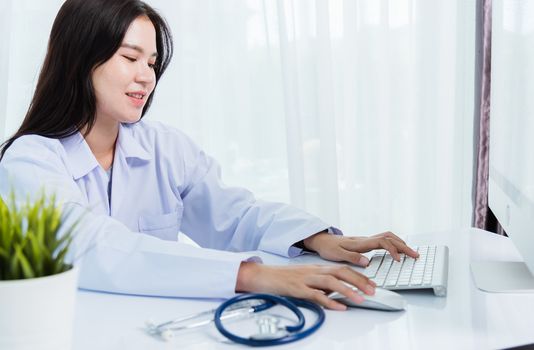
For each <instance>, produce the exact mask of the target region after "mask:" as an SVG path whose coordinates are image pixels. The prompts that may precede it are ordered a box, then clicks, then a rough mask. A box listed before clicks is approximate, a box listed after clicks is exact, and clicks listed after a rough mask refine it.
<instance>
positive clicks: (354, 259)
mask: <svg viewBox="0 0 534 350" xmlns="http://www.w3.org/2000/svg"><path fill="white" fill-rule="evenodd" d="M339 255H340V257H341V259H342V260H343V261H347V262H350V263H352V264H354V265H358V266H363V267H366V266H367V265H369V259H368V258H367V257H366V256H365V255H362V254H360V253H357V252H354V251H350V250H347V249H344V248H341V249H340V250H339Z"/></svg>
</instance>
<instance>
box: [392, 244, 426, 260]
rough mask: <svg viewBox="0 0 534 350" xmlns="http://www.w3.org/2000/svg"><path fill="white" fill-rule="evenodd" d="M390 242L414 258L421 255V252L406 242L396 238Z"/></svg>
mask: <svg viewBox="0 0 534 350" xmlns="http://www.w3.org/2000/svg"><path fill="white" fill-rule="evenodd" d="M390 242H391V243H392V244H393V245H395V246H396V247H397V250H398V251H399V252H401V253H404V254H406V255H408V256H410V257H412V258H414V259H415V258H418V257H419V253H418V252H416V251H415V250H413V249H412V248H410V247H408V246H407V245H406V244H403V243H400V242H398V241H395V240H391V241H390Z"/></svg>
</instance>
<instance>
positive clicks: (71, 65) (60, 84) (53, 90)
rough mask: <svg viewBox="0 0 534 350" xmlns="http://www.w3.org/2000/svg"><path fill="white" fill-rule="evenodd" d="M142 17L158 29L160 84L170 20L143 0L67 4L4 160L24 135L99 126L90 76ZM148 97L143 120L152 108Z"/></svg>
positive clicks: (72, 131) (169, 39)
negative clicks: (24, 113) (167, 20)
mask: <svg viewBox="0 0 534 350" xmlns="http://www.w3.org/2000/svg"><path fill="white" fill-rule="evenodd" d="M139 16H146V17H148V18H149V19H150V21H151V22H152V24H153V25H154V27H155V29H156V47H157V51H158V56H157V59H156V64H155V73H156V84H157V81H158V80H159V78H160V77H161V75H162V74H163V72H164V71H165V69H166V68H167V66H168V64H169V62H170V60H171V57H172V50H173V45H172V36H171V32H170V30H169V27H168V25H167V23H166V22H165V20H164V19H163V18H162V17H161V16H160V15H159V14H158V13H157V12H156V11H155V10H154V9H153V8H152V7H150V6H149V5H147V4H145V3H144V2H142V1H139V0H67V1H65V3H64V4H63V6H61V9H60V10H59V12H58V14H57V16H56V19H55V21H54V24H53V26H52V31H51V33H50V39H49V42H48V50H47V53H46V57H45V60H44V63H43V66H42V68H41V72H40V74H39V80H38V81H37V86H36V89H35V93H34V95H33V98H32V101H31V103H30V106H29V108H28V112H27V113H26V116H25V118H24V121H23V122H22V125H21V126H20V128H19V130H18V131H17V132H16V133H15V134H14V135H13V136H12V137H11V138H9V139H8V140H7V141H6V142H4V144H3V145H2V150H1V152H0V160H1V159H2V158H3V156H4V154H5V152H6V150H7V149H8V148H9V146H11V144H12V143H13V142H14V141H15V140H16V139H17V138H18V137H20V136H22V135H28V134H37V135H41V136H46V137H50V138H56V139H58V138H63V137H67V136H71V135H73V134H75V133H76V132H78V131H79V130H80V129H82V128H83V127H87V131H86V132H87V133H88V132H89V131H90V130H91V128H92V127H93V125H94V123H95V112H96V99H95V94H94V89H93V83H92V77H91V73H92V71H93V70H94V68H96V67H98V66H99V65H101V64H103V63H104V62H106V61H107V60H108V59H109V58H111V56H113V54H114V53H115V52H116V51H117V50H118V49H119V47H120V45H121V44H122V40H123V38H124V35H125V34H126V31H127V30H128V27H129V26H130V24H131V23H132V22H133V21H134V20H135V19H136V18H137V17H139ZM153 96H154V93H152V94H151V95H150V97H149V98H148V100H147V102H146V104H145V107H144V108H143V112H142V114H141V117H142V116H144V115H145V113H146V111H147V110H148V108H149V107H150V103H151V102H152V97H153Z"/></svg>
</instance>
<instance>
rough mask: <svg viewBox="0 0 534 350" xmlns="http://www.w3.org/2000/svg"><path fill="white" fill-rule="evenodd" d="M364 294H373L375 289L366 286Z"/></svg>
mask: <svg viewBox="0 0 534 350" xmlns="http://www.w3.org/2000/svg"><path fill="white" fill-rule="evenodd" d="M365 294H371V295H372V294H375V287H373V286H372V285H370V284H368V285H366V286H365Z"/></svg>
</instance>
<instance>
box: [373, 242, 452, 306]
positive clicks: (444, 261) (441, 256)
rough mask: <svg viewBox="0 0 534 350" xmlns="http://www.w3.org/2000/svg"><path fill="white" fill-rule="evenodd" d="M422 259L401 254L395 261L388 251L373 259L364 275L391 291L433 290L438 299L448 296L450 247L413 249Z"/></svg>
mask: <svg viewBox="0 0 534 350" xmlns="http://www.w3.org/2000/svg"><path fill="white" fill-rule="evenodd" d="M412 248H413V249H414V250H416V251H417V252H418V253H419V258H418V259H413V258H411V257H409V256H406V255H404V254H401V260H400V261H395V260H393V257H392V256H391V255H390V254H389V253H388V252H387V251H385V250H379V251H377V252H376V253H375V255H374V256H373V257H372V258H371V261H370V263H369V266H367V268H366V269H365V270H364V274H365V275H366V276H367V277H369V278H370V279H371V280H373V281H374V282H375V283H376V285H377V286H378V287H381V288H385V289H390V290H407V289H433V290H434V294H435V295H437V296H446V295H447V274H448V269H449V248H447V247H446V246H419V247H412Z"/></svg>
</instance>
